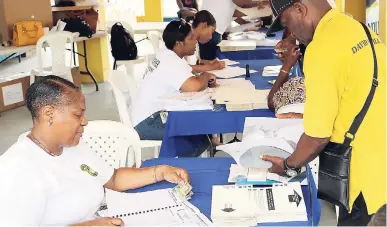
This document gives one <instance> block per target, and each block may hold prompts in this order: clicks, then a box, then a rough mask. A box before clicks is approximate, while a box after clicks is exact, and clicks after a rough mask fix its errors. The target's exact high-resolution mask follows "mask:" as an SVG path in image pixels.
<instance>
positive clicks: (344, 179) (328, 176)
mask: <svg viewBox="0 0 387 227" xmlns="http://www.w3.org/2000/svg"><path fill="white" fill-rule="evenodd" d="M362 26H363V28H364V30H365V32H366V34H367V37H368V42H369V44H370V45H371V49H372V54H373V57H374V75H373V78H372V86H371V90H370V93H369V94H368V96H367V99H366V101H365V103H364V106H363V108H362V109H361V111H360V112H359V114H358V115H357V116H356V117H355V120H354V121H353V122H352V125H351V127H350V128H349V130H348V131H347V132H346V133H345V139H344V143H343V144H339V143H332V142H329V143H328V145H327V146H326V147H325V148H324V150H323V151H322V152H321V153H320V169H319V175H318V177H319V179H318V180H319V182H318V192H317V197H318V198H319V199H322V200H325V201H327V202H330V203H332V204H334V205H336V206H340V207H343V208H346V209H347V210H349V178H350V176H349V169H350V162H351V152H352V147H351V145H350V144H351V142H352V141H353V140H354V139H355V134H356V132H357V130H358V129H359V127H360V124H361V123H362V121H363V119H364V117H365V115H366V114H367V111H368V109H369V107H370V105H371V102H372V99H373V97H374V95H375V91H376V87H377V86H378V62H377V59H376V52H375V47H374V43H373V40H372V36H371V33H370V31H369V30H368V28H367V26H366V25H364V24H363V23H362Z"/></svg>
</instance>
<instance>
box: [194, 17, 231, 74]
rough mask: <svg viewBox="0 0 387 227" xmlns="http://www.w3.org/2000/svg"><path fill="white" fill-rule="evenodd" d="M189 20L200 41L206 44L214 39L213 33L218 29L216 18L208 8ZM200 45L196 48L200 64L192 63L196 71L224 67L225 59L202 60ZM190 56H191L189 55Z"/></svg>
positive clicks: (196, 37)
mask: <svg viewBox="0 0 387 227" xmlns="http://www.w3.org/2000/svg"><path fill="white" fill-rule="evenodd" d="M187 22H188V23H191V26H192V31H193V34H194V36H195V39H196V40H197V42H198V43H201V44H205V43H208V42H209V41H210V40H211V39H212V34H213V33H214V32H215V30H216V20H215V18H214V16H213V15H212V14H211V13H210V12H208V11H207V10H201V11H199V12H197V13H196V14H195V16H193V17H187ZM198 47H199V46H197V48H196V53H195V55H196V58H197V59H199V60H198V61H197V63H198V64H196V65H191V67H192V70H193V71H195V72H199V73H200V72H206V71H211V70H219V69H223V68H224V67H225V66H226V65H225V63H224V62H223V61H218V60H211V61H209V60H201V59H200V55H199V53H198V52H199V51H198ZM188 57H190V56H188Z"/></svg>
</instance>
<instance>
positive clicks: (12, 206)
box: [0, 132, 114, 226]
mask: <svg viewBox="0 0 387 227" xmlns="http://www.w3.org/2000/svg"><path fill="white" fill-rule="evenodd" d="M28 134H29V132H27V133H24V134H22V135H21V136H20V137H19V139H18V141H17V142H16V143H15V144H14V145H13V146H12V147H10V148H9V149H8V150H7V151H6V152H5V153H4V154H3V155H2V156H0V182H1V186H0V204H1V206H0V226H9V225H21V226H25V225H29V226H32V225H33V226H37V225H56V226H58V225H69V224H74V223H79V222H82V221H86V220H90V219H92V218H94V214H95V212H96V211H97V210H98V208H99V206H100V204H101V202H102V200H103V198H104V188H103V185H104V184H106V183H107V182H108V181H109V180H110V178H111V177H112V175H113V172H114V169H113V168H110V167H109V166H108V165H107V164H106V163H105V162H104V161H103V160H102V159H100V158H99V157H97V156H96V155H95V153H94V152H93V151H91V150H90V148H89V147H88V146H86V144H85V143H84V142H82V140H81V142H80V144H79V145H78V146H76V147H71V148H65V149H64V151H63V153H62V154H61V155H60V156H56V157H53V156H51V155H49V154H48V153H46V152H45V151H44V150H43V149H41V148H40V147H38V146H37V145H36V144H35V143H34V142H32V141H31V140H30V139H29V138H28V137H27V135H28ZM81 166H83V168H81ZM85 167H87V168H88V169H89V171H85V169H87V168H85Z"/></svg>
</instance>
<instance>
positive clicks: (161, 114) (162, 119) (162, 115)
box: [160, 111, 168, 124]
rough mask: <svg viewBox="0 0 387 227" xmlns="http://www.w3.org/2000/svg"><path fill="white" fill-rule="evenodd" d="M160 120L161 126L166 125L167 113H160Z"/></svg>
mask: <svg viewBox="0 0 387 227" xmlns="http://www.w3.org/2000/svg"><path fill="white" fill-rule="evenodd" d="M160 118H161V122H163V124H165V123H167V118H168V112H167V111H161V112H160Z"/></svg>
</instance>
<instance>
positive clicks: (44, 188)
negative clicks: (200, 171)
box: [0, 76, 189, 226]
mask: <svg viewBox="0 0 387 227" xmlns="http://www.w3.org/2000/svg"><path fill="white" fill-rule="evenodd" d="M26 96H27V98H26V99H27V107H28V110H29V111H30V113H31V116H32V120H33V128H32V130H31V131H30V132H26V133H24V134H22V135H21V136H20V137H19V139H18V141H17V142H16V143H15V144H14V145H13V146H12V147H10V148H9V149H8V150H7V151H6V152H5V154H4V155H2V156H1V157H0V181H1V185H2V186H1V187H0V203H1V204H2V206H1V207H0V213H1V214H2V215H1V217H0V225H1V226H9V225H28V226H37V225H77V226H80V225H87V226H97V225H103V226H113V225H116V226H117V225H118V226H119V225H121V226H122V225H123V223H122V221H121V219H114V218H100V219H95V218H94V214H95V212H96V211H97V210H98V208H99V206H100V204H101V201H102V200H103V197H104V189H105V188H108V189H111V190H115V191H125V190H128V189H134V188H140V187H143V186H146V185H149V184H153V183H156V182H158V181H163V180H166V181H169V182H172V183H179V182H187V181H189V178H188V174H187V172H186V171H185V170H184V169H180V168H174V167H170V166H156V167H151V168H144V169H136V168H119V169H113V168H109V166H107V165H106V164H105V162H103V160H102V159H100V158H99V157H97V156H95V154H94V152H92V151H91V150H90V149H89V147H88V146H86V145H85V143H84V142H83V141H82V133H83V130H84V127H85V126H86V125H87V120H86V117H85V111H86V107H85V97H84V96H83V95H82V93H81V91H80V90H79V88H77V87H76V86H75V85H74V84H73V83H71V82H69V81H67V80H65V79H62V78H60V77H57V76H47V77H44V78H43V79H41V80H39V81H38V82H35V83H34V84H32V85H31V87H30V88H29V89H28V90H27V95H26ZM85 166H86V167H87V168H88V169H89V171H84V169H85V168H82V167H85ZM91 173H92V174H91Z"/></svg>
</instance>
